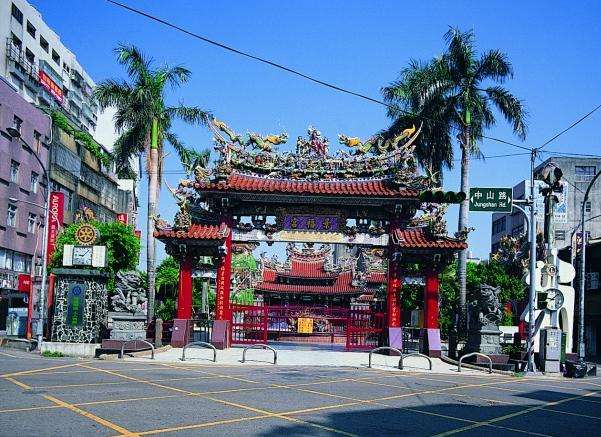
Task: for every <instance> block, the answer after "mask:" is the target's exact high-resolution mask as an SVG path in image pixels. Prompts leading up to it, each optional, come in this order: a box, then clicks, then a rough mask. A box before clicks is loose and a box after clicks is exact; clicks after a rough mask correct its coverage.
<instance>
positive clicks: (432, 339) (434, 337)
mask: <svg viewBox="0 0 601 437" xmlns="http://www.w3.org/2000/svg"><path fill="white" fill-rule="evenodd" d="M425 276H426V281H425V282H426V284H425V287H424V328H425V330H426V338H427V351H425V353H427V354H428V355H429V356H431V357H436V358H439V357H440V354H441V345H440V330H439V329H438V292H439V289H440V279H439V278H438V272H437V271H436V270H435V269H431V268H430V269H427V270H426V271H425Z"/></svg>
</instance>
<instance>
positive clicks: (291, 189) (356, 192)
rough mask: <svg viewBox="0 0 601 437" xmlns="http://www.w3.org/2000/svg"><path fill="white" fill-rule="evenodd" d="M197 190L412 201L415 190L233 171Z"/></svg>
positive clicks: (381, 182)
mask: <svg viewBox="0 0 601 437" xmlns="http://www.w3.org/2000/svg"><path fill="white" fill-rule="evenodd" d="M194 188H195V189H197V190H200V191H213V190H217V191H240V192H265V193H289V194H323V195H329V194H332V195H341V196H375V197H399V196H400V197H404V198H415V197H417V196H418V194H419V191H418V190H416V189H413V188H407V187H400V188H397V187H395V186H394V184H393V183H392V181H391V180H390V179H352V180H339V179H338V180H320V181H307V180H296V179H284V178H270V177H265V176H263V177H261V176H254V175H248V174H244V173H237V172H233V173H232V174H230V175H229V176H228V178H227V180H225V181H220V182H196V183H195V184H194Z"/></svg>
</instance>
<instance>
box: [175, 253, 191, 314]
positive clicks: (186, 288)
mask: <svg viewBox="0 0 601 437" xmlns="http://www.w3.org/2000/svg"><path fill="white" fill-rule="evenodd" d="M191 317H192V257H191V256H190V255H185V256H184V257H183V258H182V260H181V261H180V264H179V292H178V294H177V318H178V319H190V318H191Z"/></svg>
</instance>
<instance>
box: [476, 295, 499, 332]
mask: <svg viewBox="0 0 601 437" xmlns="http://www.w3.org/2000/svg"><path fill="white" fill-rule="evenodd" d="M500 293H501V287H492V286H490V285H488V284H480V288H478V289H476V290H474V292H473V297H474V300H473V301H472V302H471V314H470V316H471V317H470V325H471V326H472V327H473V328H475V329H480V328H481V327H483V326H490V325H495V326H498V324H499V323H500V322H501V320H502V318H503V309H502V305H501V301H500V300H499V294H500Z"/></svg>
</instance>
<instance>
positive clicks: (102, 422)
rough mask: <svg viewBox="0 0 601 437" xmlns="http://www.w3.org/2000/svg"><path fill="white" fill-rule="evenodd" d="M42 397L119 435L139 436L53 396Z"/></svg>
mask: <svg viewBox="0 0 601 437" xmlns="http://www.w3.org/2000/svg"><path fill="white" fill-rule="evenodd" d="M43 397H44V398H45V399H47V400H49V401H51V402H54V403H55V404H56V405H59V406H61V407H64V408H66V409H68V410H71V411H73V412H74V413H77V414H79V415H81V416H84V417H86V418H88V419H90V420H93V421H94V422H96V423H99V424H100V425H103V426H105V427H107V428H110V429H112V430H113V431H117V432H118V433H119V434H120V435H126V436H137V435H139V434H136V433H132V432H131V431H129V430H127V429H125V428H123V427H122V426H119V425H117V424H115V423H113V422H110V421H108V420H106V419H103V418H102V417H99V416H96V415H95V414H92V413H90V412H88V411H85V410H82V409H81V408H78V407H76V406H75V405H72V404H69V403H68V402H65V401H61V400H60V399H58V398H55V397H53V396H49V395H43Z"/></svg>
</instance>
